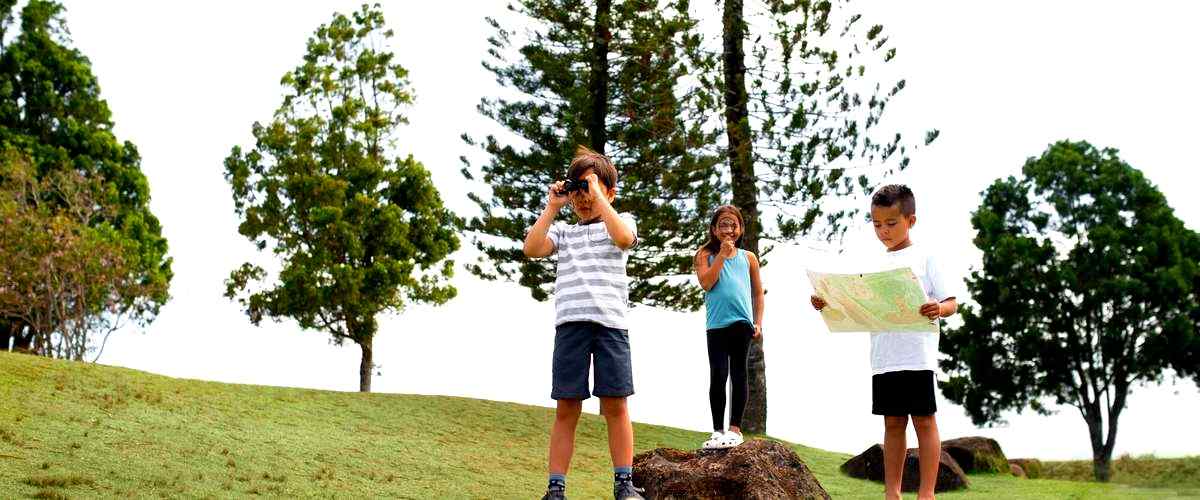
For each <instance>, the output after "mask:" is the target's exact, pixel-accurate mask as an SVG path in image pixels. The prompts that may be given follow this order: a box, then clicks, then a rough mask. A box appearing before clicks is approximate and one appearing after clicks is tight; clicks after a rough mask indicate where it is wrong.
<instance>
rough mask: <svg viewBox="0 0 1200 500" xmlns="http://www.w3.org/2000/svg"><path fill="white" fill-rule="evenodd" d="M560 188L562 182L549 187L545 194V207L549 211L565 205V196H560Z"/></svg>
mask: <svg viewBox="0 0 1200 500" xmlns="http://www.w3.org/2000/svg"><path fill="white" fill-rule="evenodd" d="M562 188H563V182H562V181H558V182H555V183H554V184H551V185H550V190H549V191H548V192H547V193H546V206H548V207H550V209H551V210H558V209H560V208H562V207H563V205H566V204H567V195H564V194H561V191H562Z"/></svg>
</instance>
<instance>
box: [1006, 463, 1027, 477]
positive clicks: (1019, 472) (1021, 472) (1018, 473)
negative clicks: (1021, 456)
mask: <svg viewBox="0 0 1200 500" xmlns="http://www.w3.org/2000/svg"><path fill="white" fill-rule="evenodd" d="M1008 469H1009V470H1010V471H1011V472H1012V475H1013V476H1014V477H1026V476H1025V469H1022V468H1021V466H1020V465H1017V464H1014V463H1012V462H1009V463H1008Z"/></svg>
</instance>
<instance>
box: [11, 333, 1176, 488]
mask: <svg viewBox="0 0 1200 500" xmlns="http://www.w3.org/2000/svg"><path fill="white" fill-rule="evenodd" d="M0 401H3V404H2V405H0V497H2V498H14V497H15V498H20V497H38V498H91V497H129V496H138V497H190V498H228V497H244V496H247V495H267V496H284V497H339V498H342V497H396V498H526V499H528V498H538V497H539V496H540V495H541V490H542V488H543V486H544V481H545V453H546V452H545V450H546V446H547V439H548V429H549V428H550V424H551V420H552V418H553V412H552V411H551V410H549V409H546V408H540V407H533V406H524V405H517V404H511V403H500V402H494V401H482V400H473V399H464V398H452V397H434V396H409V395H393V394H357V393H338V392H327V391H315V390H304V389H286V388H276V387H260V386H248V385H234V384H221V383H214V382H200V381H193V380H181V379H173V378H169V377H163V376H158V375H151V374H147V373H144V372H139V371H135V370H128V369H123V368H113V367H107V366H98V365H89V364H83V363H70V362H63V361H55V360H50V359H45V358H37V357H32V356H24V355H16V354H9V353H4V352H0ZM578 432H579V435H578V443H577V446H576V454H575V460H574V462H573V465H572V470H571V474H570V479H569V493H570V495H571V497H572V498H577V499H592V498H609V497H610V495H611V490H610V481H611V468H610V464H609V461H608V452H607V446H606V444H605V429H604V423H603V420H602V419H601V418H599V417H597V416H595V415H587V416H585V418H584V420H583V421H582V422H581V423H580V425H579V431H578ZM635 432H636V436H637V449H638V451H643V450H647V449H652V448H655V447H661V446H669V447H675V448H694V447H695V446H696V445H697V444H698V443H700V442H701V441H702V440H703V439H704V437H705V436H704V434H702V433H698V432H691V431H685V430H680V429H674V428H668V427H660V426H653V425H641V424H638V425H636V430H635ZM793 446H794V448H795V450H796V452H797V453H798V454H799V455H800V456H801V458H803V459H804V460H805V462H807V463H808V465H809V466H810V467H811V468H812V469H813V470H814V472H815V473H816V474H817V477H818V479H819V480H820V481H821V483H822V485H824V486H825V488H826V489H827V490H828V491H829V493H830V495H832V496H833V497H834V498H878V497H880V496H881V493H882V485H880V484H877V483H872V482H869V481H861V480H856V479H851V478H848V477H845V476H843V475H841V474H840V473H839V472H838V471H837V467H838V466H839V465H840V464H841V463H842V462H843V461H844V460H845V459H847V458H849V456H848V455H845V454H841V453H832V452H828V451H823V450H817V449H813V448H808V447H804V446H801V445H793ZM1188 460H1191V461H1190V462H1189V463H1190V464H1191V466H1190V467H1191V468H1190V469H1180V471H1181V472H1178V474H1180V475H1179V476H1175V475H1172V476H1171V478H1172V479H1171V481H1170V482H1169V483H1163V484H1167V487H1158V488H1147V487H1144V486H1145V485H1148V484H1160V483H1156V482H1154V481H1125V482H1130V483H1135V484H1138V485H1139V486H1131V485H1126V484H1097V483H1090V482H1082V481H1064V480H1025V479H1017V478H1013V477H1009V476H1001V475H976V476H972V477H971V488H970V489H969V490H967V491H965V492H960V493H953V494H944V495H939V497H944V498H951V499H975V498H979V499H982V498H989V499H990V498H1056V499H1057V498H1080V499H1083V498H1088V499H1091V498H1182V497H1187V496H1195V497H1200V486H1198V485H1197V482H1198V481H1197V477H1196V467H1195V465H1196V460H1195V459H1188ZM1047 465H1048V468H1057V467H1058V465H1057V464H1054V465H1053V466H1052V467H1051V464H1047ZM1064 467H1066V466H1064ZM1118 470H1119V472H1118V480H1121V479H1123V476H1125V475H1127V474H1128V475H1130V476H1132V475H1134V474H1139V473H1140V472H1133V471H1132V470H1131V471H1129V472H1121V470H1122V469H1118ZM1056 474H1057V473H1056ZM1172 474H1176V473H1172Z"/></svg>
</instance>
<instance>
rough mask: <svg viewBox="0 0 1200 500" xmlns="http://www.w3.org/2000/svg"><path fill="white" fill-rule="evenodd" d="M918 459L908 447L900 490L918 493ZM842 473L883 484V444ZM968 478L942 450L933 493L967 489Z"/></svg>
mask: <svg viewBox="0 0 1200 500" xmlns="http://www.w3.org/2000/svg"><path fill="white" fill-rule="evenodd" d="M919 463H920V456H919V455H918V453H917V449H916V448H909V449H908V453H907V456H906V457H905V459H904V475H903V477H902V479H901V481H900V490H901V491H908V492H912V491H917V490H918V489H919V488H920V483H921V470H920V465H919ZM842 473H843V474H846V475H848V476H850V477H855V478H859V479H870V480H872V481H879V482H883V445H878V444H877V445H874V446H871V447H870V448H867V450H866V451H864V452H862V453H860V454H859V455H858V456H856V457H854V458H851V459H850V460H847V461H846V463H844V464H842ZM967 485H968V482H967V475H966V474H965V473H963V470H962V468H961V467H959V466H958V463H957V462H955V461H954V457H951V456H950V454H949V453H946V450H942V456H941V462H940V465H939V466H938V475H937V483H936V484H935V485H934V487H933V489H934V491H935V492H938V493H941V492H943V491H953V490H960V489H963V488H966V487H967Z"/></svg>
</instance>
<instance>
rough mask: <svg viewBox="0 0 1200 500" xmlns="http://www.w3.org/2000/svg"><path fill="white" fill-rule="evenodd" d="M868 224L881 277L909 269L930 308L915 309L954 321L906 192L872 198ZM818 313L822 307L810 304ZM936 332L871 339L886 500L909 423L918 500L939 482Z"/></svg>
mask: <svg viewBox="0 0 1200 500" xmlns="http://www.w3.org/2000/svg"><path fill="white" fill-rule="evenodd" d="M871 222H872V223H873V224H874V225H875V236H876V237H878V238H879V241H880V242H881V243H883V245H884V247H886V249H887V252H886V253H885V255H884V257H883V261H884V262H883V263H884V265H885V267H884V268H885V269H895V268H905V267H907V268H910V269H912V271H913V273H914V274H915V275H916V276H917V278H918V280H919V281H920V283H921V288H922V289H923V290H924V291H925V294H926V296H927V297H929V300H927V301H926V303H925V304H924V305H922V306H921V308H920V313H921V315H923V316H925V317H927V318H929V320H930V321H937V319H938V318H944V317H947V316H952V315H953V314H954V313H955V312H957V311H958V304H957V303H956V301H955V299H954V297H953V296H952V295H950V294H949V290H948V289H947V288H946V285H945V281H944V278H943V276H942V274H941V272H940V270H939V267H938V265H937V259H936V258H935V257H934V256H933V255H932V252H929V251H928V250H927V249H925V248H923V247H919V246H915V245H913V243H912V241H911V240H910V239H909V234H908V233H909V230H910V229H911V228H912V227H913V226H914V225H916V223H917V216H916V199H915V197H914V196H913V192H912V190H911V189H909V188H908V187H907V186H903V185H897V184H892V185H888V186H884V187H882V188H880V189H879V191H877V192H876V193H875V195H874V196H873V197H872V198H871ZM811 300H812V305H813V307H814V308H816V309H817V310H818V311H820V310H821V309H823V308H824V307H825V306H826V301H825V300H824V299H822V298H821V297H820V296H817V295H813V296H812V299H811ZM937 345H938V332H937V331H936V329H935V331H932V332H873V333H871V372H872V376H871V401H872V403H871V412H872V413H874V414H876V415H883V422H884V434H883V456H884V461H883V471H884V472H883V476H884V485H885V495H886V498H888V499H889V500H892V499H895V500H899V499H900V498H901V497H900V481H901V476H902V475H903V473H904V460H905V456H906V453H907V448H906V443H905V434H906V432H907V428H908V420H909V417H910V416H911V417H912V422H913V427H914V428H916V431H917V441H918V443H919V445H920V454H919V456H920V464H921V465H920V471H921V486H920V490H919V492H918V494H917V498H918V499H920V500H926V499H932V498H934V495H933V488H934V484H935V483H936V481H937V469H938V462H939V461H940V457H941V448H942V446H941V440H940V438H939V437H938V429H937V420H936V419H935V417H934V413H935V412H936V411H937V406H936V402H935V400H934V377H933V374H934V370H936V369H937V354H938V349H937Z"/></svg>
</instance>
